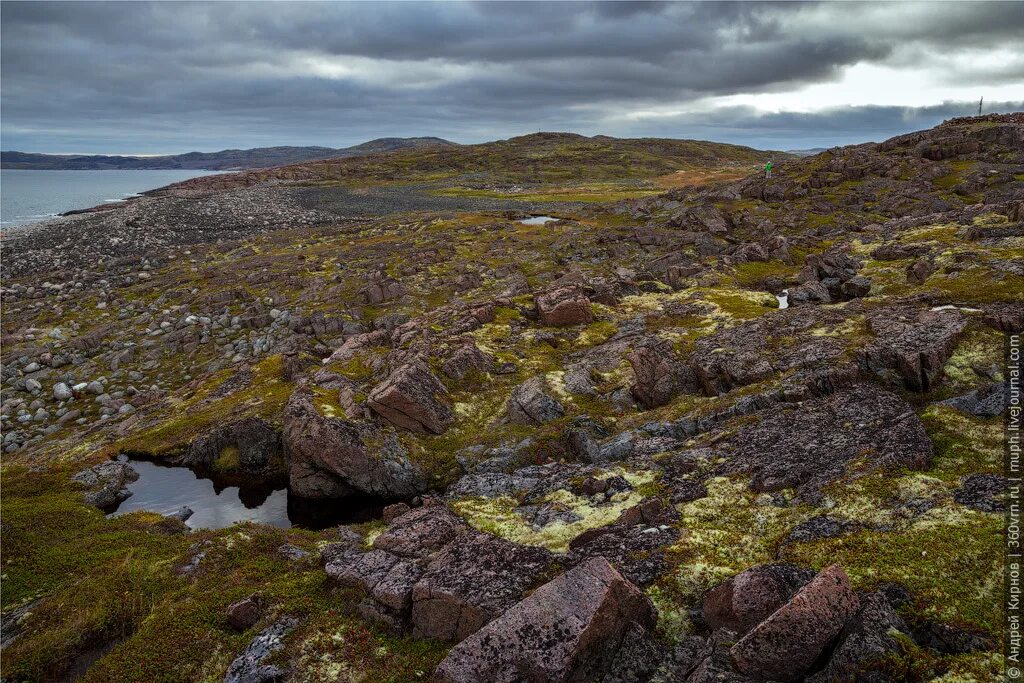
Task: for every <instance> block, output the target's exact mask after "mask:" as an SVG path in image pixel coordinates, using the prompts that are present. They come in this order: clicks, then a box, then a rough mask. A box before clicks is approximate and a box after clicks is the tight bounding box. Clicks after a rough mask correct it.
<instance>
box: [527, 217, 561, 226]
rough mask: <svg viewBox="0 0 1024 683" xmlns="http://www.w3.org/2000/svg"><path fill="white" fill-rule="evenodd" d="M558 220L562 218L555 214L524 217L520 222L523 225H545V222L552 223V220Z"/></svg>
mask: <svg viewBox="0 0 1024 683" xmlns="http://www.w3.org/2000/svg"><path fill="white" fill-rule="evenodd" d="M557 220H561V219H560V218H555V217H554V216H530V217H529V218H524V219H523V220H521V221H519V222H520V223H522V224H523V225H544V224H545V223H550V222H552V221H557Z"/></svg>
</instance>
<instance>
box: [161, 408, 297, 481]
mask: <svg viewBox="0 0 1024 683" xmlns="http://www.w3.org/2000/svg"><path fill="white" fill-rule="evenodd" d="M228 449H235V450H236V451H237V453H238V472H240V473H243V474H252V475H261V476H264V477H269V476H272V475H274V474H276V473H277V472H279V471H280V470H281V469H282V468H283V457H282V448H281V433H280V431H278V430H277V429H275V428H274V427H273V426H271V425H270V424H269V423H267V422H266V421H265V420H262V419H260V418H258V417H247V418H243V419H241V420H239V421H237V422H233V423H231V424H227V425H224V426H221V427H217V428H215V429H213V430H211V431H209V432H207V433H206V434H203V435H202V436H200V437H199V438H197V439H196V440H195V441H193V442H192V443H191V444H190V445H189V447H188V449H187V450H186V451H185V452H184V453H183V454H182V455H180V456H178V457H176V458H174V462H175V463H176V464H179V465H184V466H186V467H193V468H199V469H210V468H212V467H213V464H214V462H216V460H217V459H218V458H219V457H221V455H222V454H224V453H225V451H226V450H228Z"/></svg>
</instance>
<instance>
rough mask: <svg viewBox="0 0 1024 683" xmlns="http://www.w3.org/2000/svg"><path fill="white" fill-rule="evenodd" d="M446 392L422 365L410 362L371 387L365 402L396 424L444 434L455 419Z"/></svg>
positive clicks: (411, 429) (404, 427) (419, 430)
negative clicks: (371, 389)
mask: <svg viewBox="0 0 1024 683" xmlns="http://www.w3.org/2000/svg"><path fill="white" fill-rule="evenodd" d="M447 393H448V390H447V389H445V387H444V385H443V384H441V382H440V381H439V380H438V379H437V378H436V377H435V376H434V374H433V373H432V372H430V369H429V368H428V367H427V366H426V365H425V364H423V363H420V362H412V363H406V364H405V365H403V366H401V367H400V368H398V369H397V370H395V371H394V372H392V373H391V375H390V376H389V377H388V378H387V379H386V380H384V381H383V382H381V383H380V384H378V385H377V386H376V387H374V389H373V391H371V392H370V397H369V399H368V400H367V402H366V404H367V405H368V406H369V408H370V410H372V411H373V412H375V413H377V414H378V415H380V416H381V417H382V418H384V419H385V420H387V421H388V422H390V423H391V424H393V425H395V426H396V427H402V428H403V429H408V430H410V431H414V432H429V433H432V434H444V432H445V431H446V430H447V429H448V427H449V425H451V423H452V422H453V421H454V420H455V415H454V414H453V413H452V409H451V407H450V406H449V404H448V399H447Z"/></svg>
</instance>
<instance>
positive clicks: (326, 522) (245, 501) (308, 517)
mask: <svg viewBox="0 0 1024 683" xmlns="http://www.w3.org/2000/svg"><path fill="white" fill-rule="evenodd" d="M130 462H131V466H132V467H133V468H134V469H135V471H136V472H138V473H139V478H138V480H136V481H134V482H131V483H130V484H128V486H127V488H128V490H129V491H131V492H132V495H131V497H130V498H128V499H127V500H125V501H124V502H122V503H121V504H120V505H118V506H117V507H116V508H115V509H114V511H113V512H111V513H110V516H112V517H116V516H118V515H123V514H125V513H128V512H133V511H135V510H148V511H150V512H158V513H160V514H164V515H170V514H173V513H175V512H177V511H178V510H180V509H181V508H182V507H183V506H185V507H188V508H190V509H191V510H192V516H190V517H189V518H188V519H186V520H185V524H187V525H188V526H190V527H192V528H193V529H223V528H225V527H229V526H231V525H232V524H235V523H236V522H243V521H253V522H260V523H262V524H269V525H271V526H276V527H281V528H288V527H292V526H300V527H304V528H306V529H326V528H328V527H332V526H337V525H338V524H354V523H358V522H366V521H370V520H372V519H378V518H379V517H380V515H381V512H382V510H383V505H384V503H383V502H381V501H377V500H370V499H351V498H347V499H345V500H339V501H325V500H310V499H306V498H300V497H299V496H295V495H293V494H292V493H291V492H290V491H288V489H287V487H285V486H284V485H282V484H277V485H273V484H263V485H243V486H236V485H232V484H225V483H223V482H220V483H218V482H217V481H215V480H213V479H210V478H207V477H203V476H201V475H200V474H198V473H196V472H194V471H192V470H190V469H188V468H187V467H168V466H166V465H160V464H157V463H154V462H150V461H147V460H131V461H130Z"/></svg>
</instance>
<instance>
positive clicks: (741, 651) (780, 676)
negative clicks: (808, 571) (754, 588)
mask: <svg viewBox="0 0 1024 683" xmlns="http://www.w3.org/2000/svg"><path fill="white" fill-rule="evenodd" d="M859 607H860V604H859V601H858V599H857V594H856V593H854V591H853V588H851V587H850V579H849V578H848V577H847V576H846V572H844V571H843V570H842V568H841V567H840V566H839V565H832V566H831V567H829V568H827V569H824V570H822V572H821V573H819V574H818V575H817V576H816V577H814V579H813V580H811V582H810V583H808V584H807V585H806V586H804V587H803V588H802V589H801V590H800V592H798V593H797V594H796V595H795V596H794V597H793V599H792V600H790V601H789V602H788V603H786V604H785V605H783V606H782V607H780V608H779V609H778V610H776V611H775V612H774V613H773V614H772V615H771V616H769V617H768V618H767V619H765V620H764V621H762V622H761V623H760V624H758V625H757V626H755V627H754V628H753V629H752V630H751V631H750V632H749V633H748V634H747V635H745V636H744V637H743V638H742V639H741V640H740V641H739V642H738V643H736V644H735V645H734V646H733V647H732V650H731V653H732V658H733V662H735V664H736V668H737V669H739V670H740V671H741V672H743V673H744V674H746V675H748V676H753V677H754V678H759V679H763V680H772V681H796V680H800V679H801V678H802V677H803V675H804V674H805V673H806V672H807V671H808V670H809V669H810V668H811V666H812V665H813V664H814V662H815V661H816V660H817V659H818V656H819V655H820V654H821V653H822V651H823V650H824V649H825V646H826V645H828V644H829V642H831V641H832V639H833V638H835V637H836V636H837V635H839V632H840V631H842V630H843V627H844V626H845V625H846V622H847V620H848V619H850V618H851V617H852V616H853V615H854V614H856V613H857V610H858V609H859Z"/></svg>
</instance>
